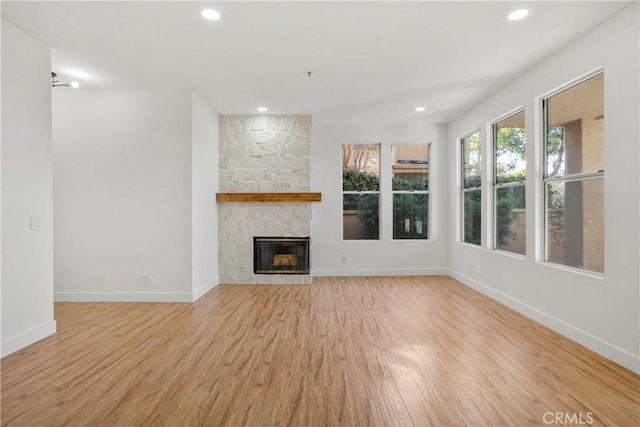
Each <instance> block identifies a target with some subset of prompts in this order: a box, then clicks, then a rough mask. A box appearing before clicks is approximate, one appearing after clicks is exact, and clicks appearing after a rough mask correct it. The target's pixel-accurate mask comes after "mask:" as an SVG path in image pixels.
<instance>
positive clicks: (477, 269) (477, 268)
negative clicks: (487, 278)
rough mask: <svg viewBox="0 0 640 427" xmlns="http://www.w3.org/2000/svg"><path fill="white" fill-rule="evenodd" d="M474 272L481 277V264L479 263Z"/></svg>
mask: <svg viewBox="0 0 640 427" xmlns="http://www.w3.org/2000/svg"><path fill="white" fill-rule="evenodd" d="M476 273H477V274H478V277H482V266H481V265H479V266H477V267H476Z"/></svg>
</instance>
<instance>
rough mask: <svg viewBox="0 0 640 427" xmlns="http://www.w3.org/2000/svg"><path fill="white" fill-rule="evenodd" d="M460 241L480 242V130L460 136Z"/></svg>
mask: <svg viewBox="0 0 640 427" xmlns="http://www.w3.org/2000/svg"><path fill="white" fill-rule="evenodd" d="M460 142H461V145H462V149H461V153H462V158H461V171H462V185H461V187H462V188H461V193H462V202H461V203H462V233H461V237H462V239H461V240H462V241H463V242H465V243H471V244H473V245H480V244H482V175H481V162H482V155H481V153H480V142H481V140H480V131H476V132H473V133H472V134H469V135H467V136H466V137H464V138H462V140H461V141H460Z"/></svg>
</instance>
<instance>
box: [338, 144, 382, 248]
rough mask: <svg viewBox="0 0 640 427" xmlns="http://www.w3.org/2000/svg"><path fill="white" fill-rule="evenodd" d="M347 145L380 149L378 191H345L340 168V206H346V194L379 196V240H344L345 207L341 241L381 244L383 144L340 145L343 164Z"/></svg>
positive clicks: (342, 216) (342, 217)
mask: <svg viewBox="0 0 640 427" xmlns="http://www.w3.org/2000/svg"><path fill="white" fill-rule="evenodd" d="M345 145H376V146H377V147H378V191H344V182H343V180H342V173H343V170H342V167H341V168H340V174H341V178H340V189H341V191H342V196H341V198H340V205H341V206H343V204H344V195H345V194H377V195H378V238H377V239H345V238H344V207H342V208H341V211H342V214H341V217H340V218H341V219H340V223H341V224H342V226H341V227H340V240H341V241H342V242H379V241H381V240H382V221H381V216H382V209H381V208H382V206H381V205H382V200H381V194H382V191H381V188H382V180H381V174H382V167H381V166H382V144H381V143H379V142H378V143H375V142H374V143H354V144H341V145H340V161H341V164H342V156H343V151H342V150H343V148H342V147H343V146H345Z"/></svg>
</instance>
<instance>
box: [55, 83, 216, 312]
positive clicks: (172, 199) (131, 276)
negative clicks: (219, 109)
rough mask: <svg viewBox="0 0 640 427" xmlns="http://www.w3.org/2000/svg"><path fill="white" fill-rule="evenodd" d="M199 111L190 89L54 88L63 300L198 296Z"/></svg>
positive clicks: (58, 288) (58, 277)
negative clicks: (194, 138) (194, 146)
mask: <svg viewBox="0 0 640 427" xmlns="http://www.w3.org/2000/svg"><path fill="white" fill-rule="evenodd" d="M196 109H197V110H198V115H200V114H203V113H204V114H206V113H205V112H204V111H203V110H204V108H203V107H202V106H201V105H200V104H199V103H198V106H197V107H196ZM191 111H192V95H191V93H190V92H173V91H82V90H79V91H73V90H70V89H56V90H55V91H54V96H53V178H54V181H53V182H54V189H53V191H54V193H53V194H54V218H55V229H54V231H55V236H56V239H55V246H54V254H55V256H54V258H55V296H56V300H82V301H90V300H97V301H100V300H127V301H140V300H149V301H191V300H192V287H193V286H192V229H191V226H192V187H191V181H192V151H191V133H192V126H193V125H194V123H192V116H191ZM203 122H204V121H203V120H201V119H198V124H197V128H198V131H197V132H198V138H199V141H201V139H200V138H202V137H204V136H205V135H206V133H207V132H210V131H211V129H208V128H206V126H207V125H206V124H205V123H203ZM209 126H210V125H209ZM203 145H204V144H200V143H199V144H198V150H203V151H205V147H203ZM208 149H209V148H207V149H206V150H208ZM198 171H200V168H198ZM201 179H203V177H202V176H201V175H200V172H198V178H197V180H198V181H200V180H201ZM201 190H202V188H201V187H198V189H197V191H198V192H199V191H201ZM202 191H206V190H202ZM211 197H213V196H211ZM198 226H199V227H200V226H202V227H206V225H204V224H203V223H202V222H201V221H200V220H199V221H198ZM208 237H209V238H210V236H208ZM198 247H199V249H198V252H199V253H201V252H200V251H201V248H200V245H198ZM199 262H200V261H198V263H199ZM211 262H212V263H213V262H215V260H214V259H212V260H211ZM198 272H199V273H198V274H199V275H207V276H209V277H210V278H211V277H212V276H213V274H212V272H211V271H209V272H206V273H202V272H201V270H198ZM145 274H148V275H149V284H148V285H146V284H144V279H143V276H144V275H145ZM198 280H208V279H202V278H201V277H199V278H198Z"/></svg>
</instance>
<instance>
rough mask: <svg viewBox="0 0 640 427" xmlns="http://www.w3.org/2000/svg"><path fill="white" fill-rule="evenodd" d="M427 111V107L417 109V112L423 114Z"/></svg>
mask: <svg viewBox="0 0 640 427" xmlns="http://www.w3.org/2000/svg"><path fill="white" fill-rule="evenodd" d="M426 109H427V107H416V111H417V112H422V111H425V110H426Z"/></svg>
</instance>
